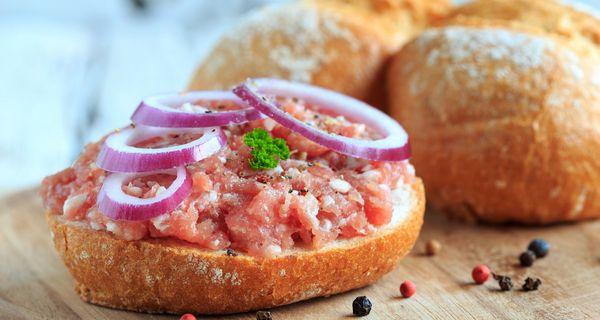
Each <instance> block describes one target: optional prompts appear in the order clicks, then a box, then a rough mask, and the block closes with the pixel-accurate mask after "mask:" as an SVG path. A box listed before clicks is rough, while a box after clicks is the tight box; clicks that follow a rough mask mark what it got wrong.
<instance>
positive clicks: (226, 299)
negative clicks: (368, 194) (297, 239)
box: [46, 178, 425, 314]
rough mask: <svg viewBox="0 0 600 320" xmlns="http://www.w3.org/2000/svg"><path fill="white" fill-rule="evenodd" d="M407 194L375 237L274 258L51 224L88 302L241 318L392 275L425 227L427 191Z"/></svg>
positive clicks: (419, 188)
mask: <svg viewBox="0 0 600 320" xmlns="http://www.w3.org/2000/svg"><path fill="white" fill-rule="evenodd" d="M405 187H406V188H405V190H404V189H403V190H402V192H400V193H398V194H401V195H402V198H401V199H397V201H398V203H400V204H399V205H396V207H395V208H394V219H393V220H392V222H391V223H390V224H389V225H386V226H385V227H382V228H381V229H380V230H378V231H377V233H375V234H373V235H371V236H368V237H356V238H352V239H346V240H344V239H339V240H335V241H334V242H332V243H331V244H329V245H327V246H326V247H324V248H322V249H319V250H301V249H293V250H289V251H288V252H284V253H283V254H280V255H277V256H275V257H272V258H262V257H253V256H248V255H238V256H228V255H227V254H226V253H225V252H224V251H222V250H221V251H208V250H203V249H200V248H198V247H196V246H194V245H192V244H189V243H186V242H184V241H177V240H173V239H170V238H161V239H147V240H137V241H127V240H122V239H118V238H116V237H115V236H113V235H111V234H110V233H108V232H107V231H104V230H94V229H91V228H90V227H89V226H86V225H85V224H82V223H78V222H74V221H67V220H66V219H64V217H63V216H61V215H57V214H55V213H51V212H49V213H48V214H47V215H46V218H47V220H48V224H49V225H50V228H51V230H52V235H53V240H54V245H55V246H56V249H57V250H58V253H59V254H60V256H61V257H62V259H63V261H64V262H65V264H66V266H67V268H68V269H69V271H70V272H71V274H72V275H73V278H74V279H75V289H76V290H77V293H78V294H79V295H80V296H81V298H82V299H83V300H84V301H87V302H91V303H94V304H99V305H103V306H108V307H113V308H118V309H128V310H134V311H144V312H160V313H162V312H168V313H174V314H182V313H185V312H192V313H202V314H223V313H236V312H245V311H249V310H258V309H264V308H270V307H274V306H280V305H284V304H289V303H292V302H296V301H300V300H306V299H310V298H314V297H322V296H329V295H332V294H335V293H339V292H344V291H348V290H350V289H355V288H360V287H363V286H365V285H368V284H371V283H373V282H375V281H377V280H378V279H379V278H381V277H382V276H383V275H384V274H386V273H387V272H389V271H390V270H392V268H394V267H395V266H396V264H397V263H398V261H399V260H400V258H401V257H403V256H404V255H406V254H407V253H408V252H409V251H410V249H412V247H413V245H414V243H415V241H416V240H417V237H418V235H419V231H420V230H421V225H422V224H423V212H424V211H425V198H424V191H423V184H422V183H421V180H420V179H418V178H417V179H416V180H415V182H414V183H413V184H412V186H411V185H405ZM373 253H376V254H373Z"/></svg>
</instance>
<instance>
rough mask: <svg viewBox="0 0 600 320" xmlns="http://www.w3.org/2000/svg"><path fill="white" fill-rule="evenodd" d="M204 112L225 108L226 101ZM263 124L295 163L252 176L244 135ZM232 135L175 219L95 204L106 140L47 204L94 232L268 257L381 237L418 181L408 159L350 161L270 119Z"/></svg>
mask: <svg viewBox="0 0 600 320" xmlns="http://www.w3.org/2000/svg"><path fill="white" fill-rule="evenodd" d="M280 102H281V104H282V108H283V109H284V110H285V111H286V112H288V113H290V114H292V115H293V116H294V117H296V118H298V119H300V120H302V121H305V122H306V123H308V124H310V125H312V126H315V127H317V128H320V129H322V130H326V131H328V132H332V133H335V134H339V135H343V136H347V137H352V138H360V139H367V140H368V139H378V138H380V137H379V136H378V135H377V134H376V133H375V132H372V131H371V130H369V128H367V127H365V126H364V125H362V124H357V123H352V122H350V121H349V120H348V119H345V118H343V117H339V116H338V117H335V116H331V115H327V114H324V113H319V112H318V108H316V107H313V106H308V107H309V108H307V106H305V105H304V104H303V103H302V101H298V100H293V99H286V100H282V101H280ZM201 105H202V104H201ZM202 106H203V107H205V108H208V109H211V108H214V109H224V108H226V107H224V105H222V104H207V105H202ZM185 108H192V109H193V106H185ZM227 109H229V107H227ZM258 127H260V128H263V129H265V130H267V131H269V132H270V134H271V135H272V136H273V137H274V138H282V139H284V140H286V143H287V144H288V146H289V148H290V151H291V155H290V159H288V160H282V161H280V163H279V165H278V166H277V167H276V168H274V169H270V170H259V171H256V170H252V169H250V167H249V166H248V160H249V159H250V158H251V155H250V148H249V147H248V146H246V145H245V144H244V143H243V135H244V134H245V133H247V132H250V131H251V130H252V129H254V128H258ZM224 130H225V133H226V135H227V137H228V143H227V145H226V146H225V147H223V148H222V149H221V150H220V151H219V152H218V153H216V154H214V155H213V156H211V157H209V158H207V159H204V160H202V161H199V162H196V163H193V164H191V165H188V166H187V170H188V172H189V173H190V174H191V175H192V180H193V192H192V194H191V195H190V196H189V197H188V198H187V199H186V200H184V201H183V202H182V203H181V205H180V206H179V207H178V208H177V209H176V210H174V211H173V212H170V213H167V214H164V215H161V216H158V217H155V218H153V219H151V220H148V221H115V220H112V219H110V218H107V217H105V216H104V215H102V214H101V213H100V212H98V209H97V206H96V197H97V194H98V191H99V189H100V187H101V185H102V181H103V180H104V177H105V176H106V174H107V173H106V172H105V171H104V170H102V169H100V168H98V167H97V166H96V165H95V160H96V157H97V155H98V152H99V150H100V147H101V145H102V143H103V142H104V141H103V140H101V141H99V142H97V143H94V144H90V145H88V146H87V147H86V148H85V150H84V152H83V153H82V154H81V156H80V157H79V159H78V160H77V161H76V162H75V163H74V164H73V166H72V167H71V168H68V169H66V170H64V171H62V172H59V173H57V174H55V175H53V176H50V177H47V178H46V179H45V180H44V182H43V187H42V191H41V193H42V197H43V198H44V205H45V207H46V209H47V210H49V211H50V212H52V213H55V214H60V215H63V216H64V217H65V219H67V220H73V221H82V222H87V223H89V225H90V227H91V228H93V229H96V230H106V231H108V232H111V233H113V234H114V235H116V236H117V237H120V238H122V239H126V240H138V239H143V238H161V237H173V238H176V239H180V240H184V241H187V242H191V243H194V244H197V245H198V246H199V247H201V248H206V249H211V250H225V249H233V250H235V251H236V252H245V253H248V254H251V255H259V256H269V255H273V254H277V253H280V252H282V251H283V250H286V249H289V248H292V247H294V246H303V247H311V248H320V247H322V246H323V245H325V244H327V243H328V242H330V241H332V240H335V239H338V238H340V237H341V238H351V237H356V236H364V235H369V234H371V233H373V232H374V231H375V230H376V227H378V226H382V225H385V224H387V223H389V221H390V219H391V216H392V211H393V206H392V199H391V190H392V189H393V188H395V187H396V186H397V185H398V184H399V183H411V182H412V179H413V177H414V172H413V168H412V166H411V165H410V164H409V163H408V162H407V161H402V162H378V161H370V160H365V159H358V158H352V157H348V156H345V155H343V154H340V153H337V152H334V151H331V150H329V149H327V148H325V147H323V146H320V145H318V144H316V143H314V142H312V141H310V140H307V139H305V138H304V137H302V136H301V135H299V134H297V133H295V132H293V131H290V130H289V129H287V128H285V127H283V126H281V125H279V124H277V123H276V122H274V121H273V120H271V119H262V120H256V121H252V122H249V123H246V124H242V125H237V126H231V127H229V128H224ZM191 138H193V137H187V136H173V135H171V136H168V137H162V138H156V139H151V140H148V141H144V142H142V143H141V144H142V145H143V147H147V148H157V147H163V146H166V145H169V144H181V143H185V142H186V141H187V140H188V139H191ZM172 181H173V177H170V176H168V175H155V176H146V177H144V178H138V179H134V180H132V181H129V182H128V183H126V184H124V185H123V190H124V192H126V193H127V194H129V195H132V196H135V197H140V198H150V197H154V196H156V195H157V194H160V192H162V191H164V190H165V189H166V188H168V186H169V185H170V183H171V182H172Z"/></svg>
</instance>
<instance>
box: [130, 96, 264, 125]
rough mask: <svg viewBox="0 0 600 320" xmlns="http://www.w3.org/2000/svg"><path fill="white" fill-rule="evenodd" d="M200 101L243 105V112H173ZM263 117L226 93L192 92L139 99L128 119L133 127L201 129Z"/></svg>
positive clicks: (241, 110)
mask: <svg viewBox="0 0 600 320" xmlns="http://www.w3.org/2000/svg"><path fill="white" fill-rule="evenodd" d="M199 100H207V101H233V102H234V103H236V104H239V105H242V106H244V109H240V110H233V111H214V110H210V112H209V113H199V112H187V111H183V110H180V109H176V108H178V107H179V106H181V105H183V104H185V103H194V102H196V101H199ZM207 111H208V110H207ZM262 117H263V115H262V114H261V113H260V112H259V111H258V110H256V109H254V108H249V107H247V105H246V103H244V102H243V101H241V100H240V99H239V98H238V97H237V96H236V95H234V94H233V93H231V92H229V91H191V92H185V93H181V94H169V95H161V96H153V97H149V98H146V99H144V100H142V102H141V103H140V105H139V106H138V107H137V109H136V110H135V112H134V113H133V115H132V116H131V121H133V122H134V123H136V124H142V125H147V126H154V127H164V128H204V127H218V126H227V125H231V124H236V123H244V122H247V121H251V120H256V119H261V118H262Z"/></svg>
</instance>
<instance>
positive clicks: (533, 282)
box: [523, 277, 542, 291]
mask: <svg viewBox="0 0 600 320" xmlns="http://www.w3.org/2000/svg"><path fill="white" fill-rule="evenodd" d="M541 285H542V280H541V279H540V278H535V279H534V278H530V277H527V279H525V283H524V284H523V291H533V290H537V289H538V288H539V287H540V286H541Z"/></svg>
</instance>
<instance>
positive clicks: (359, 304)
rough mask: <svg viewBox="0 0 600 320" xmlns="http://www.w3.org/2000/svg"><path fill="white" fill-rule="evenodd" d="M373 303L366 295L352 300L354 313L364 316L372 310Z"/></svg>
mask: <svg viewBox="0 0 600 320" xmlns="http://www.w3.org/2000/svg"><path fill="white" fill-rule="evenodd" d="M372 307H373V304H372V303H371V300H369V298H367V297H366V296H360V297H356V299H354V301H353V302H352V314H354V315H355V316H359V317H364V316H366V315H368V314H369V313H370V312H371V308H372Z"/></svg>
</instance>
